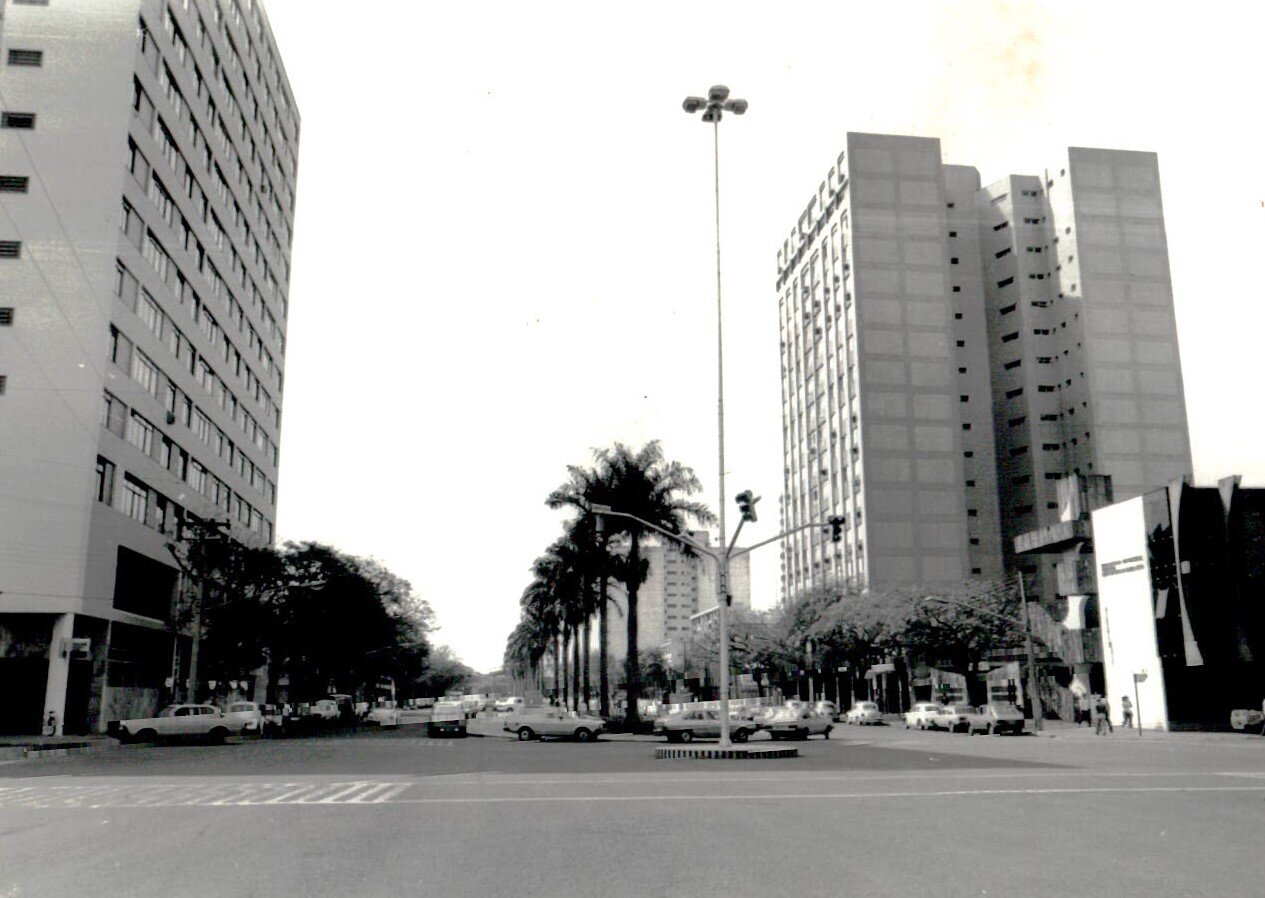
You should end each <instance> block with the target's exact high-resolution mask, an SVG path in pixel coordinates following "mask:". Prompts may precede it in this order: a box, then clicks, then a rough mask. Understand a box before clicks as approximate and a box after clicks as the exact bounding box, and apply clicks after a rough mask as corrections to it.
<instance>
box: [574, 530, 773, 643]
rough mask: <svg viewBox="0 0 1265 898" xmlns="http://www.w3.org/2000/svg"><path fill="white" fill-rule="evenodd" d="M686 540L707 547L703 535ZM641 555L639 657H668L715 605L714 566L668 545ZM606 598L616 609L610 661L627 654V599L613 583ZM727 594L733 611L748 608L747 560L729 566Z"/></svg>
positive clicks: (695, 534) (708, 538)
mask: <svg viewBox="0 0 1265 898" xmlns="http://www.w3.org/2000/svg"><path fill="white" fill-rule="evenodd" d="M689 535H690V536H691V537H692V538H693V539H694V540H696V541H698V542H699V543H701V544H703V545H711V536H710V534H709V533H708V532H707V531H704V530H695V531H691V532H690V534H689ZM641 556H642V558H644V559H646V560H647V561H648V562H649V565H650V567H649V572H648V573H647V575H646V582H645V583H643V584H642V585H641V588H640V589H639V590H638V591H637V643H638V646H639V648H640V649H641V651H643V652H644V651H648V650H650V649H657V650H660V651H663V652H665V653H667V654H671V653H672V652H673V651H674V650H676V651H679V647H680V646H681V645H682V644H683V642H684V641H685V640H686V639H687V638H688V637H689V633H690V618H691V617H692V616H693V615H695V614H696V613H697V612H698V611H699V610H700V609H706V608H714V607H715V606H716V565H715V563H714V562H713V561H712V560H711V559H710V558H706V557H697V556H696V557H693V558H691V557H689V556H686V555H685V554H684V553H683V552H681V551H680V549H678V548H677V547H676V546H675V545H674V544H671V543H668V544H663V543H648V544H643V545H642V547H641ZM610 594H611V596H612V598H613V599H614V602H613V606H614V607H613V609H612V613H611V615H610V623H609V627H610V632H609V640H608V643H607V652H608V653H609V655H610V657H611V658H612V659H614V658H623V657H625V656H626V655H627V652H628V632H627V619H626V618H625V617H624V616H623V615H624V613H625V611H626V609H627V602H628V597H627V593H626V591H625V590H624V587H623V584H621V583H618V582H617V581H611V584H610ZM730 595H732V596H733V597H734V605H735V606H738V607H743V608H750V607H751V565H750V562H749V556H746V555H744V556H741V557H740V558H737V559H735V560H734V561H732V562H731V564H730ZM595 648H596V646H595Z"/></svg>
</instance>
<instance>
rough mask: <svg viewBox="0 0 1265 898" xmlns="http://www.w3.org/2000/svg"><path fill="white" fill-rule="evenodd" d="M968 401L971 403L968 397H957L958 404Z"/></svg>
mask: <svg viewBox="0 0 1265 898" xmlns="http://www.w3.org/2000/svg"><path fill="white" fill-rule="evenodd" d="M970 401H971V397H970V396H959V397H958V402H970Z"/></svg>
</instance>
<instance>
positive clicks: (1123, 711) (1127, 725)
mask: <svg viewBox="0 0 1265 898" xmlns="http://www.w3.org/2000/svg"><path fill="white" fill-rule="evenodd" d="M1120 715H1121V720H1120V726H1121V727H1122V728H1123V729H1126V730H1129V729H1132V728H1133V700H1132V699H1130V698H1129V696H1127V695H1122V696H1120Z"/></svg>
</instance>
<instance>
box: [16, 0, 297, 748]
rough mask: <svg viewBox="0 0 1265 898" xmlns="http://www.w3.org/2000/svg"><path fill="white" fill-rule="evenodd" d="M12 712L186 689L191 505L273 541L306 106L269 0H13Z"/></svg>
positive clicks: (34, 722)
mask: <svg viewBox="0 0 1265 898" xmlns="http://www.w3.org/2000/svg"><path fill="white" fill-rule="evenodd" d="M2 24H3V30H2V31H0V48H2V52H3V54H4V59H5V60H6V62H7V64H6V65H4V66H3V68H0V96H3V98H4V104H5V106H4V110H3V113H2V115H3V119H2V121H0V127H2V128H3V129H4V130H3V132H2V133H3V134H4V135H5V136H4V137H3V138H2V139H0V192H3V205H4V211H5V214H4V218H3V220H2V221H0V458H3V464H0V496H3V500H0V501H2V502H3V512H2V513H0V684H2V685H3V687H4V688H3V691H4V695H5V701H4V702H3V704H2V705H0V732H17V733H32V732H39V730H40V728H41V725H42V724H43V723H44V722H46V721H47V720H48V718H49V715H50V714H51V715H52V717H53V718H54V720H55V721H56V728H57V729H59V730H60V729H61V728H62V727H63V726H64V729H65V731H66V732H74V733H85V732H91V731H100V730H104V728H105V726H106V723H107V722H108V721H109V720H111V719H118V718H120V717H126V716H144V714H147V713H151V712H152V711H154V710H155V708H156V706H157V705H158V704H159V703H161V702H162V701H165V700H166V699H168V698H170V697H171V695H172V686H173V685H176V684H177V682H178V681H179V680H180V679H181V671H187V663H188V662H187V654H188V651H187V650H188V640H187V639H176V638H174V629H175V623H174V620H173V602H174V599H175V596H176V593H177V590H178V587H179V581H180V576H179V572H178V570H177V568H176V566H175V564H174V561H173V558H172V555H171V553H170V552H169V551H168V549H167V543H168V542H170V541H171V540H172V539H173V538H175V537H176V535H177V532H178V528H179V526H180V523H181V522H182V521H183V520H186V519H187V518H191V517H196V518H202V519H208V518H220V519H224V518H227V519H229V520H230V521H231V522H232V532H233V535H234V537H235V538H237V539H238V540H240V541H242V542H244V543H249V544H256V545H263V544H268V543H270V542H271V541H272V539H273V525H274V521H275V518H276V502H277V497H276V485H277V478H278V445H279V442H280V428H281V406H282V392H283V391H282V385H283V369H284V360H285V332H286V319H287V312H288V300H287V292H288V282H289V277H290V241H291V229H292V223H293V215H294V195H295V177H296V166H297V153H298V140H299V118H298V112H297V109H296V107H295V103H294V99H293V96H292V95H291V92H290V88H289V85H288V83H287V81H286V75H285V71H284V68H283V67H282V65H281V61H280V58H279V55H278V51H277V47H276V44H275V42H274V41H273V37H272V34H271V32H270V30H269V28H268V23H267V19H266V17H265V16H264V13H263V9H262V6H261V4H260V2H259V0H220V2H206V3H196V4H190V3H187V2H170V3H168V2H160V0H55V2H52V3H29V2H28V3H8V4H5V8H4V16H3V22H2Z"/></svg>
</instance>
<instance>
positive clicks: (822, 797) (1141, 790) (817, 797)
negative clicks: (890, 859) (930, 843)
mask: <svg viewBox="0 0 1265 898" xmlns="http://www.w3.org/2000/svg"><path fill="white" fill-rule="evenodd" d="M1167 792H1265V786H1103V787H1092V786H1085V787H1069V788H1063V789H946V790H938V791H934V792H831V793H816V794H814V793H801V792H789V793H776V794H774V793H766V794H760V795H546V796H534V797H521V796H506V797H477V798H401V799H398V800H396V801H394V802H391V803H392V804H546V803H549V804H558V803H568V802H619V801H711V802H716V801H788V800H795V799H798V800H809V801H832V800H847V799H865V798H963V797H967V798H970V797H983V796H996V795H1085V794H1100V793H1111V794H1130V793H1132V794H1146V793H1167Z"/></svg>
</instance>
